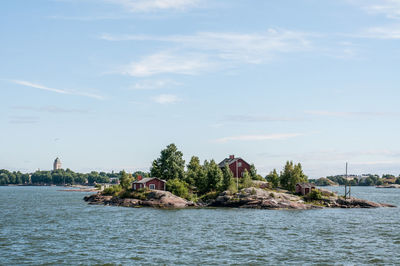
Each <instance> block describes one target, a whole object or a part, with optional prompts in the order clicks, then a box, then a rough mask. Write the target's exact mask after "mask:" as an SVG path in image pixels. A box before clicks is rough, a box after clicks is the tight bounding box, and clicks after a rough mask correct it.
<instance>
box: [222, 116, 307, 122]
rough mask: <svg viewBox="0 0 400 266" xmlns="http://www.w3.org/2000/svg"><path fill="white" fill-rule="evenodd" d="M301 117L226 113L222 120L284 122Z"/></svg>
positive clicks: (298, 119) (297, 119)
mask: <svg viewBox="0 0 400 266" xmlns="http://www.w3.org/2000/svg"><path fill="white" fill-rule="evenodd" d="M300 120H303V119H301V118H295V117H283V116H269V115H228V116H226V117H225V118H224V119H223V121H227V122H286V121H300Z"/></svg>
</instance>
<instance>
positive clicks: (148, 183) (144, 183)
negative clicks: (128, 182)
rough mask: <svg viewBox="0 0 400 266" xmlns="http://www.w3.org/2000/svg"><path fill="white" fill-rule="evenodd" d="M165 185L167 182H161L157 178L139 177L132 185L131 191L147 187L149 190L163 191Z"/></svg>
mask: <svg viewBox="0 0 400 266" xmlns="http://www.w3.org/2000/svg"><path fill="white" fill-rule="evenodd" d="M166 183H167V182H166V181H165V180H162V179H160V178H157V177H146V178H142V177H141V176H138V179H137V180H136V181H135V182H133V183H132V189H133V190H138V189H141V188H144V187H147V188H149V189H155V190H165V184H166Z"/></svg>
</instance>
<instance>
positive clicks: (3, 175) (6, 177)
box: [0, 168, 147, 185]
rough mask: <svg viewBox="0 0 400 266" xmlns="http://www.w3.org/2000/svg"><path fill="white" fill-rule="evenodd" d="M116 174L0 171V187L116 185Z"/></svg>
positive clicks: (60, 171) (62, 170)
mask: <svg viewBox="0 0 400 266" xmlns="http://www.w3.org/2000/svg"><path fill="white" fill-rule="evenodd" d="M122 173H123V171H121V172H118V173H114V172H111V173H106V172H96V171H92V172H90V173H76V172H73V171H72V170H70V169H68V168H67V169H66V170H64V169H58V170H54V171H40V170H38V171H36V172H34V173H30V174H23V173H21V172H19V171H18V172H15V171H14V172H10V171H8V170H5V169H1V170H0V185H94V184H96V183H116V182H117V181H118V179H120V177H121V176H122ZM133 175H134V176H138V175H142V176H146V175H147V173H144V172H141V171H138V172H135V173H133Z"/></svg>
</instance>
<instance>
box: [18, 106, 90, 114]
mask: <svg viewBox="0 0 400 266" xmlns="http://www.w3.org/2000/svg"><path fill="white" fill-rule="evenodd" d="M12 108H13V109H16V110H27V111H35V112H46V113H52V114H55V113H57V114H60V113H79V114H83V113H88V112H89V110H86V109H74V108H62V107H58V106H52V105H49V106H42V107H33V106H13V107H12Z"/></svg>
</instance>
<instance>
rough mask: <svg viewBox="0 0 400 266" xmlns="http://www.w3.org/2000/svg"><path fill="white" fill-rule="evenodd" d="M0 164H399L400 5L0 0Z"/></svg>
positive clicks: (360, 0) (316, 173) (321, 167)
mask: <svg viewBox="0 0 400 266" xmlns="http://www.w3.org/2000/svg"><path fill="white" fill-rule="evenodd" d="M0 36H1V42H0V99H1V103H0V168H5V169H9V170H20V171H22V172H31V171H35V170H37V169H41V170H47V169H51V168H52V163H53V161H54V159H55V158H56V157H60V159H61V162H62V164H63V168H70V169H71V170H73V171H78V172H89V171H92V170H95V171H112V170H114V171H119V170H122V169H125V170H127V171H129V172H132V171H136V170H145V171H146V170H148V169H149V167H150V166H151V162H152V161H153V160H154V159H156V158H157V157H158V156H159V154H160V151H161V150H162V149H163V148H165V147H166V146H167V145H168V144H170V143H175V144H176V145H177V147H178V149H179V150H181V151H182V152H183V154H184V159H185V160H186V162H188V161H189V160H190V158H191V156H193V155H196V156H198V157H200V159H201V160H202V161H203V160H206V159H207V160H210V159H214V160H215V161H217V163H218V162H219V161H221V160H223V159H224V158H225V157H227V156H228V155H230V154H234V155H236V156H240V157H242V158H243V159H245V160H246V161H248V162H249V163H254V164H255V166H256V168H257V169H258V172H259V173H260V174H261V175H266V174H267V173H268V172H270V171H271V170H272V169H274V168H276V169H278V170H281V169H282V168H283V166H284V164H285V162H286V161H287V160H293V161H294V162H296V163H297V162H300V163H301V164H302V166H303V169H304V171H305V173H306V174H307V175H308V176H309V177H310V178H319V177H322V176H326V175H336V174H343V173H344V171H345V163H346V162H348V163H349V173H351V174H365V173H377V174H384V173H390V174H395V175H398V174H400V142H399V141H398V132H400V123H399V122H400V119H399V118H400V110H399V108H398V104H399V101H398V100H399V99H400V90H399V84H400V67H399V65H400V45H399V41H400V0H334V1H328V0H296V1H293V0H35V1H31V0H14V1H1V3H0Z"/></svg>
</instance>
